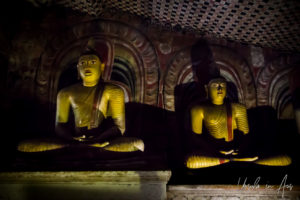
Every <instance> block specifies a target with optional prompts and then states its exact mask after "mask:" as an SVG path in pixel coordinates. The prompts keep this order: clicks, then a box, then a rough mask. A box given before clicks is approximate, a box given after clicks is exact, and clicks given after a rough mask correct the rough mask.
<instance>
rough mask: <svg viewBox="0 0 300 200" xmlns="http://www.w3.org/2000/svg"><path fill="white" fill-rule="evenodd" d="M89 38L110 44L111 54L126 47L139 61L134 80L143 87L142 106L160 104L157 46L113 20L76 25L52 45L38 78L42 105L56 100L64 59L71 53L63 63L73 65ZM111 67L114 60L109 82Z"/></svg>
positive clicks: (37, 93)
mask: <svg viewBox="0 0 300 200" xmlns="http://www.w3.org/2000/svg"><path fill="white" fill-rule="evenodd" d="M89 38H95V39H96V40H105V41H107V42H108V43H109V44H110V45H109V46H110V47H111V50H112V52H113V48H114V47H115V46H116V45H122V46H123V47H124V48H127V49H128V51H130V52H131V53H132V54H133V57H134V58H135V59H136V62H137V65H136V66H135V67H136V69H134V71H135V72H137V73H138V74H137V75H136V76H135V78H137V79H139V80H138V81H136V82H139V84H140V85H139V87H137V88H138V90H139V94H140V95H141V98H139V101H140V103H146V104H150V105H157V99H158V79H159V62H158V59H157V54H156V51H155V48H154V46H153V45H152V43H151V42H150V41H149V39H148V38H147V37H146V36H145V35H144V34H142V33H141V32H139V31H138V30H137V29H135V28H133V27H131V26H129V25H126V24H123V23H120V22H115V21H110V20H94V21H89V22H84V23H80V24H77V25H76V26H74V27H73V28H71V29H68V30H67V31H65V32H63V33H62V34H61V35H59V36H57V37H55V38H54V39H53V40H51V41H50V42H49V44H48V46H47V47H46V49H45V52H44V53H43V55H42V60H41V63H40V66H39V68H38V71H37V77H36V82H37V87H36V95H37V97H38V98H39V99H40V100H41V101H42V102H45V103H46V102H51V103H54V102H55V101H56V99H55V98H56V94H57V92H58V91H57V83H58V79H59V75H60V73H61V72H62V70H64V68H63V66H62V64H63V63H61V62H62V60H63V59H62V58H63V57H65V56H64V55H67V54H68V55H69V56H68V58H69V59H67V60H66V61H64V62H65V63H68V62H69V63H70V62H74V59H78V56H79V54H80V51H81V50H82V48H83V47H84V46H83V45H85V44H86V41H87V40H88V39H89ZM111 58H113V54H111ZM112 65H113V60H111V63H110V64H109V65H108V66H109V67H108V68H107V69H106V71H105V78H106V79H110V75H111V72H112V69H111V67H112Z"/></svg>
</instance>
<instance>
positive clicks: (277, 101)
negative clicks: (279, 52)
mask: <svg viewBox="0 0 300 200" xmlns="http://www.w3.org/2000/svg"><path fill="white" fill-rule="evenodd" d="M293 66H294V65H293V60H292V59H291V58H290V57H289V56H280V57H278V58H276V59H275V60H273V61H272V62H270V63H269V65H267V66H266V67H265V68H263V69H262V70H261V71H260V72H259V74H258V77H257V95H258V105H259V106H262V105H268V106H272V107H273V108H274V109H275V110H276V111H277V116H278V117H280V116H281V113H282V111H283V110H284V108H285V107H286V106H287V105H288V104H290V103H291V91H290V83H289V75H290V73H291V71H292V69H293Z"/></svg>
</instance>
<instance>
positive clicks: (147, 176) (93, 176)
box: [0, 171, 171, 183]
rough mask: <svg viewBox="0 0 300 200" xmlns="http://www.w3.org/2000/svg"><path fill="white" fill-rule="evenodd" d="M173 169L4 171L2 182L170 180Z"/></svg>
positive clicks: (0, 175)
mask: <svg viewBox="0 0 300 200" xmlns="http://www.w3.org/2000/svg"><path fill="white" fill-rule="evenodd" d="M170 177H171V171H59V172H2V173H0V183H51V182H137V181H143V182H149V181H151V182H168V181H169V179H170Z"/></svg>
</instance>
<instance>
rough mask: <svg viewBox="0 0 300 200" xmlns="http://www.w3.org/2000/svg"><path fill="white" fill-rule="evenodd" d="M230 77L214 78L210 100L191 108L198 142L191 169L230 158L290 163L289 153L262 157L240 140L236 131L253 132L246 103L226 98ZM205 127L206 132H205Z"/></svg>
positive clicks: (188, 159)
mask: <svg viewBox="0 0 300 200" xmlns="http://www.w3.org/2000/svg"><path fill="white" fill-rule="evenodd" d="M226 86H227V84H226V80H225V79H223V78H222V77H219V78H213V79H211V80H210V81H209V82H208V84H207V85H205V89H206V92H207V95H208V100H207V101H204V102H201V103H196V104H193V105H192V106H191V108H190V110H189V114H190V123H191V124H190V126H191V130H192V140H197V146H196V147H195V148H194V149H193V151H192V152H191V151H190V152H189V153H188V155H187V157H186V159H185V166H186V167H187V168H191V169H197V168H204V167H211V166H216V165H221V164H223V163H228V162H230V161H245V162H254V163H256V164H261V165H268V166H286V165H289V164H290V163H291V158H290V157H289V156H287V155H275V156H270V157H260V156H259V155H253V154H247V152H246V153H245V150H244V149H243V150H242V145H243V144H237V142H236V138H235V137H236V136H235V135H236V134H237V132H239V133H240V134H242V135H246V134H249V125H248V119H247V110H246V107H245V106H244V105H242V104H240V103H231V102H228V101H227V100H225V97H226V93H227V91H226ZM204 130H205V133H206V134H204V133H203V132H204Z"/></svg>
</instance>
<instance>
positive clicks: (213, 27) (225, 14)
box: [29, 0, 300, 52]
mask: <svg viewBox="0 0 300 200" xmlns="http://www.w3.org/2000/svg"><path fill="white" fill-rule="evenodd" d="M29 1H31V2H32V3H34V4H35V5H40V4H42V3H43V4H45V3H47V4H48V5H50V4H59V5H61V6H64V7H68V8H71V9H73V10H76V11H80V12H83V13H87V14H89V15H92V16H101V13H103V12H105V11H106V10H109V9H115V10H120V11H122V12H127V13H131V14H134V15H138V16H141V17H143V18H145V19H149V20H150V21H151V23H155V24H157V23H158V24H161V25H163V26H168V27H169V28H171V29H173V30H175V31H176V30H179V31H180V30H181V31H189V32H195V33H200V34H212V35H214V36H216V37H221V38H224V39H228V40H234V41H239V42H243V43H248V44H254V45H257V46H261V47H270V48H274V49H279V50H285V51H296V52H299V51H300V1H297V0H102V1H101V0H58V1H54V0H52V1H50V0H49V1H46V0H44V1H41V0H29Z"/></svg>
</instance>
